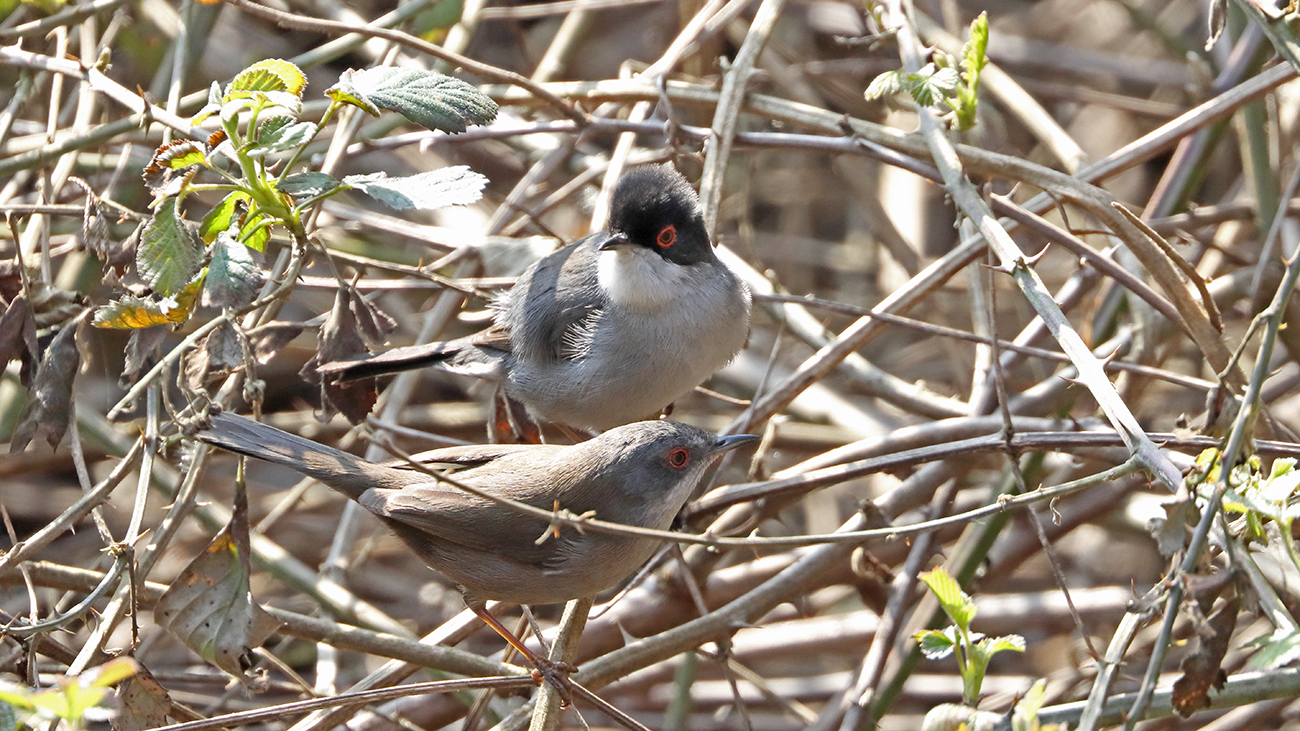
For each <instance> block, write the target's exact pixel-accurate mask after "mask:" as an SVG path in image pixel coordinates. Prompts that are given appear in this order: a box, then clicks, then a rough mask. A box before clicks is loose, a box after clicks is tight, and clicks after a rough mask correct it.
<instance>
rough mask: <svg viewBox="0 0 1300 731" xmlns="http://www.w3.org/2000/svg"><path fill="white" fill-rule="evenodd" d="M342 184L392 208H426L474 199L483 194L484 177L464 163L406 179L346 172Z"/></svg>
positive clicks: (456, 203) (461, 203) (485, 179)
mask: <svg viewBox="0 0 1300 731" xmlns="http://www.w3.org/2000/svg"><path fill="white" fill-rule="evenodd" d="M343 184H344V185H349V186H352V187H353V188H356V189H357V190H360V191H362V192H363V193H365V194H366V195H368V196H370V197H372V198H374V199H375V200H378V201H380V202H382V203H385V204H387V205H389V206H392V207H393V208H397V209H402V210H404V209H410V208H415V209H419V210H424V211H427V210H432V209H435V208H442V207H443V206H461V205H467V204H470V203H473V202H475V201H477V200H478V199H479V198H481V197H482V196H483V186H485V185H487V178H485V177H483V176H482V175H479V174H478V173H476V172H473V171H472V170H470V169H469V168H468V167H467V166H465V165H456V166H453V167H447V168H442V169H440V170H431V171H429V172H427V173H419V174H417V175H411V176H409V177H405V178H390V177H388V175H387V173H383V172H378V173H371V174H369V175H349V176H347V177H346V178H343Z"/></svg>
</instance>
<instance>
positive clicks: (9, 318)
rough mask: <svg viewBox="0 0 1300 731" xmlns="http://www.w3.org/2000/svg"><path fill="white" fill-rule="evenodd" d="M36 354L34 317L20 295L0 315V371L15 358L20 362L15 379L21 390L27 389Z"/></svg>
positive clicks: (30, 380)
mask: <svg viewBox="0 0 1300 731" xmlns="http://www.w3.org/2000/svg"><path fill="white" fill-rule="evenodd" d="M40 352H41V348H40V345H39V344H38V343H37V342H36V316H35V315H34V314H33V313H32V306H31V305H30V304H28V302H27V297H26V296H24V295H23V294H21V293H20V294H19V295H18V296H17V297H15V298H14V299H13V301H12V302H10V303H9V306H8V307H5V311H4V314H3V315H0V368H4V367H5V366H6V365H7V364H8V363H9V361H11V360H13V359H14V358H18V359H19V360H21V361H22V365H21V367H20V369H19V371H18V376H19V379H20V380H21V381H22V384H23V387H24V388H31V387H32V374H33V373H35V372H36V358H37V356H38V355H40Z"/></svg>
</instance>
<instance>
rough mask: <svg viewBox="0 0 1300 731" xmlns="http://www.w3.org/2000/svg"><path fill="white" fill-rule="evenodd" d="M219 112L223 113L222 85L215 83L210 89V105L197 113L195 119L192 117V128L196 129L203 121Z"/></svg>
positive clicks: (206, 105)
mask: <svg viewBox="0 0 1300 731" xmlns="http://www.w3.org/2000/svg"><path fill="white" fill-rule="evenodd" d="M219 111H221V84H219V83H217V82H215V81H214V82H212V86H210V87H208V103H207V104H204V105H203V108H202V109H200V110H199V111H197V112H195V113H194V116H193V117H190V126H191V127H196V126H198V125H200V124H203V120H205V119H207V118H208V117H211V116H212V115H214V114H216V113H217V112H219Z"/></svg>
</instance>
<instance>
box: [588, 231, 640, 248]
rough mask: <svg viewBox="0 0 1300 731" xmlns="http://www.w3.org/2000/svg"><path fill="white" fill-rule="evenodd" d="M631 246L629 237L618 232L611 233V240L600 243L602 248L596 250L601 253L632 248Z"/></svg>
mask: <svg viewBox="0 0 1300 731" xmlns="http://www.w3.org/2000/svg"><path fill="white" fill-rule="evenodd" d="M631 244H632V242H631V240H629V239H628V237H627V236H624V235H623V234H621V233H617V232H610V234H609V238H607V239H605V240H604V241H602V242H600V246H597V247H596V248H597V249H599V250H601V251H609V250H610V249H617V248H618V247H620V246H630V245H631Z"/></svg>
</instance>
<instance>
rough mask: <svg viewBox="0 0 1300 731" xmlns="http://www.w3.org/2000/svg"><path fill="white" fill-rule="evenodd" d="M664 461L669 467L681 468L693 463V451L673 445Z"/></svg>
mask: <svg viewBox="0 0 1300 731" xmlns="http://www.w3.org/2000/svg"><path fill="white" fill-rule="evenodd" d="M664 461H665V462H667V463H668V466H669V467H672V468H673V469H675V470H680V469H682V468H683V467H685V466H686V465H688V464H690V463H691V453H690V451H689V450H687V449H686V447H673V448H672V449H670V450H668V454H666V455H664Z"/></svg>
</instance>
